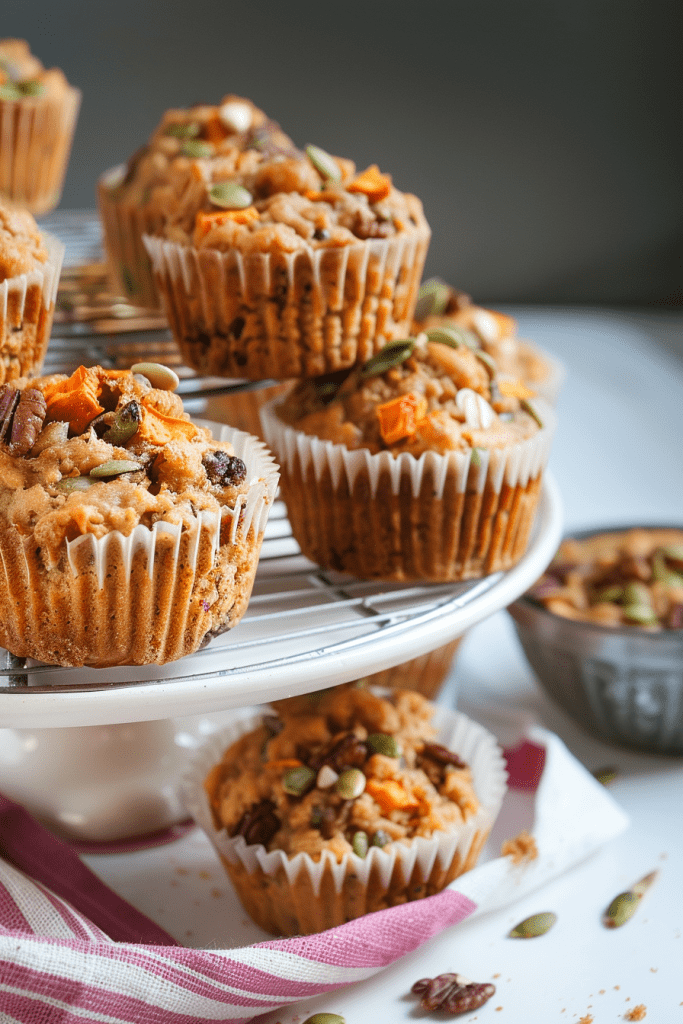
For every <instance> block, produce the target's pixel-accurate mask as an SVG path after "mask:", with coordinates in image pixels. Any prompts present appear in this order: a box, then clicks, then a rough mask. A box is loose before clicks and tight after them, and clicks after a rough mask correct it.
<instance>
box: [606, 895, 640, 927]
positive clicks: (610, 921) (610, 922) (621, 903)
mask: <svg viewBox="0 0 683 1024" xmlns="http://www.w3.org/2000/svg"><path fill="white" fill-rule="evenodd" d="M639 903H640V896H639V895H638V893H635V892H620V893H619V895H618V896H615V897H614V899H613V900H612V902H611V903H610V905H609V907H608V908H607V910H606V911H605V917H604V922H605V927H607V928H621V926H622V925H623V924H626V922H627V921H629V920H630V919H631V918H632V917H633V915H634V914H635V912H636V907H637V906H638V904H639Z"/></svg>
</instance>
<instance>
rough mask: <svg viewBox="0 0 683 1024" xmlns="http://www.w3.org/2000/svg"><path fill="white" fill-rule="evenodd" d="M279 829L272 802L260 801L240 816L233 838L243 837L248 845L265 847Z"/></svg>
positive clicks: (278, 821)
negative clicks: (253, 844)
mask: <svg viewBox="0 0 683 1024" xmlns="http://www.w3.org/2000/svg"><path fill="white" fill-rule="evenodd" d="M279 828H280V819H279V818H278V816H277V814H276V813H275V804H274V803H273V802H272V800H262V801H261V803H259V804H254V806H253V807H252V808H250V810H248V811H247V812H246V813H245V814H243V815H242V817H241V818H240V820H239V822H238V823H237V828H236V829H235V830H234V832H233V833H232V835H233V836H244V838H245V839H246V841H247V842H248V843H250V844H251V843H262V844H263V845H264V846H267V845H268V843H269V842H270V840H271V839H272V838H273V836H274V835H275V833H276V832H277V831H278V829H279Z"/></svg>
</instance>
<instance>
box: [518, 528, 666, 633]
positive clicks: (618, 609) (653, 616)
mask: <svg viewBox="0 0 683 1024" xmlns="http://www.w3.org/2000/svg"><path fill="white" fill-rule="evenodd" d="M529 596H530V597H533V599H534V600H535V601H538V602H539V603H541V604H543V605H544V606H545V607H546V608H547V609H548V610H549V611H551V612H554V614H555V615H562V616H564V617H565V618H568V619H579V620H580V621H582V622H594V623H597V624H598V625H602V626H637V627H640V628H641V629H645V630H648V631H650V632H652V631H654V632H659V631H660V630H665V629H683V530H673V529H662V528H657V529H642V528H636V529H632V530H622V531H620V532H618V533H597V534H594V535H593V536H592V537H587V538H586V539H585V540H574V539H572V538H570V539H568V540H565V541H563V543H562V545H561V546H560V549H559V551H558V552H557V554H556V555H555V558H554V559H553V561H552V562H551V563H550V565H549V566H548V569H547V571H546V572H545V574H544V575H543V576H542V577H541V579H540V580H539V581H538V583H536V584H535V586H534V587H532V589H531V590H530V591H529Z"/></svg>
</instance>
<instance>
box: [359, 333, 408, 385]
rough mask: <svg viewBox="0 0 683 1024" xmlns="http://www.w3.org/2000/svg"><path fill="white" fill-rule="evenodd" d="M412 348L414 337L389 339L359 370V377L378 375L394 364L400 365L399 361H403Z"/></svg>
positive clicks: (365, 377)
mask: <svg viewBox="0 0 683 1024" xmlns="http://www.w3.org/2000/svg"><path fill="white" fill-rule="evenodd" d="M414 348H415V338H406V339H404V340H403V339H401V340H397V341H390V342H389V343H388V345H385V346H384V348H383V349H380V351H379V352H378V353H377V355H374V356H372V358H371V359H368V361H367V363H365V364H364V366H363V369H362V370H361V371H360V375H361V377H362V378H364V379H365V380H367V378H368V377H379V376H380V374H382V373H386V371H387V370H391V369H392V368H393V367H394V366H400V365H401V363H404V362H405V361H406V359H408V357H409V356H411V355H412V354H413V349H414Z"/></svg>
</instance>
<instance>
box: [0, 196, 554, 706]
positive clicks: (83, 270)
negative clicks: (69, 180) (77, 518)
mask: <svg viewBox="0 0 683 1024" xmlns="http://www.w3.org/2000/svg"><path fill="white" fill-rule="evenodd" d="M41 226H42V227H44V228H45V229H46V230H49V231H52V233H53V234H56V235H58V237H60V238H61V239H62V240H63V241H64V242H65V244H66V250H67V251H66V259H65V270H64V271H63V274H62V280H61V283H60V292H59V300H58V301H59V307H60V308H59V312H58V317H57V320H58V322H56V323H55V327H54V329H53V334H52V338H51V341H50V347H49V350H48V355H47V359H46V362H45V366H44V372H46V373H56V372H68V373H71V372H72V371H73V369H74V368H75V367H76V366H77V365H78V364H79V363H85V364H86V365H88V364H92V363H100V364H101V365H104V366H109V367H112V368H127V367H128V366H130V365H131V363H133V362H135V361H138V360H141V359H142V358H144V359H145V360H153V361H156V362H163V363H165V364H166V365H169V366H173V367H174V369H175V370H176V372H178V374H179V376H180V377H181V384H180V387H179V392H180V393H181V394H182V396H183V399H184V400H185V401H186V402H187V401H190V403H191V405H194V406H200V405H201V402H200V401H199V400H202V399H206V398H209V397H212V396H214V395H220V394H227V393H230V392H235V391H240V390H245V388H253V387H260V386H263V384H264V383H271V382H263V383H261V382H257V383H245V382H244V381H225V380H223V379H218V378H203V377H198V376H197V375H195V374H194V373H193V372H192V371H191V370H189V369H188V368H187V367H184V366H183V365H182V363H181V362H180V356H179V354H178V352H177V349H176V347H175V344H174V342H173V340H172V338H171V335H170V333H169V331H168V330H167V328H166V326H165V324H164V322H163V319H162V317H161V316H160V314H159V313H157V312H154V311H151V312H148V311H140V310H137V309H134V308H133V307H131V306H129V305H127V304H126V303H125V302H122V301H121V300H120V299H119V298H117V297H116V296H115V295H112V294H110V292H109V291H108V283H107V276H106V268H105V266H104V264H103V262H102V252H101V242H100V229H99V224H98V221H97V215H96V214H95V212H94V211H82V212H80V211H77V212H71V211H67V212H64V213H61V214H58V215H54V216H53V217H52V218H50V219H49V220H46V221H45V222H44V223H43V224H42V225H41ZM561 518H562V517H561V502H560V498H559V495H558V492H557V488H556V485H555V484H554V483H553V481H552V479H549V478H546V483H545V484H544V488H543V494H542V499H541V504H540V508H539V514H538V516H537V523H536V526H535V531H534V536H533V538H532V542H531V545H530V547H529V550H528V551H527V553H526V555H525V556H524V558H523V559H522V561H521V562H520V563H519V565H518V566H516V567H515V568H514V569H512V570H511V571H510V572H508V573H504V574H503V573H498V574H496V575H493V576H489V577H487V578H485V579H483V580H477V581H474V582H468V583H461V584H456V585H454V584H444V585H438V584H437V585H434V584H432V585H424V586H415V585H401V584H387V583H380V582H369V581H362V580H355V579H352V578H350V577H348V576H344V575H342V574H337V573H333V572H327V571H323V570H322V569H320V568H319V567H318V566H316V565H314V564H313V563H311V562H309V561H308V560H307V559H306V558H304V556H303V555H302V554H301V552H300V550H299V547H298V545H297V543H296V541H295V540H294V538H293V537H292V536H291V531H290V527H289V522H288V520H287V516H286V509H285V507H284V505H283V504H282V502H279V501H276V502H275V504H274V507H273V509H272V511H271V515H270V519H269V522H268V525H267V527H266V534H265V538H264V543H263V548H262V552H261V558H260V561H259V567H258V571H257V574H256V581H255V584H254V590H253V594H252V597H251V601H250V603H249V607H248V609H247V612H246V614H245V616H244V618H243V619H242V621H241V622H240V624H239V626H238V628H237V629H236V630H233V631H231V632H229V633H226V634H224V635H222V636H219V637H215V638H213V639H212V640H211V642H210V643H208V644H207V646H206V647H204V648H203V649H202V650H200V651H198V652H197V653H196V654H193V655H190V656H189V657H186V658H183V659H181V660H180V661H177V662H173V663H171V664H169V665H162V666H157V665H150V666H144V667H140V666H121V667H116V668H108V669H91V668H68V669H66V668H60V667H55V666H47V665H41V664H39V663H36V662H31V661H28V662H27V661H25V660H23V659H20V658H17V657H15V656H14V655H11V654H9V653H8V652H6V651H3V650H2V649H0V726H2V725H15V726H21V725H45V726H51V725H59V726H63V725H87V724H106V723H111V722H125V721H142V720H145V719H154V718H167V717H171V716H173V715H178V714H191V713H193V712H203V711H208V710H218V709H222V708H227V707H230V706H241V705H244V704H245V703H260V702H262V701H265V700H268V699H272V698H273V697H276V696H283V695H285V694H290V693H296V692H304V691H306V690H311V689H314V688H316V687H319V686H329V685H332V684H333V683H335V682H343V681H346V680H348V679H353V678H358V677H360V676H363V675H366V674H368V675H369V674H371V673H372V672H376V671H380V670H382V669H384V668H388V667H390V666H392V665H395V664H398V663H400V662H401V661H405V660H408V659H410V658H413V657H417V656H418V655H420V654H424V653H426V652H427V651H429V650H432V649H434V648H435V647H439V646H441V645H443V644H446V643H448V642H449V641H451V640H453V639H454V638H455V637H457V636H459V635H461V634H462V632H464V630H465V629H467V628H469V626H471V625H473V624H474V623H476V622H477V621H480V620H481V619H482V618H484V617H486V616H487V615H490V614H492V613H493V612H495V611H497V610H498V609H499V608H502V607H505V606H506V605H507V604H509V603H510V602H511V601H512V600H514V599H515V598H516V597H518V596H519V595H520V594H521V593H522V592H523V591H524V590H525V589H526V588H527V587H528V586H530V585H531V584H532V583H533V582H534V580H535V579H536V578H537V577H538V576H539V575H540V574H541V572H542V571H543V569H544V568H545V566H546V565H547V563H548V562H549V561H550V558H551V557H552V555H553V553H554V551H555V549H556V547H557V544H558V543H559V539H560V534H561Z"/></svg>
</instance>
